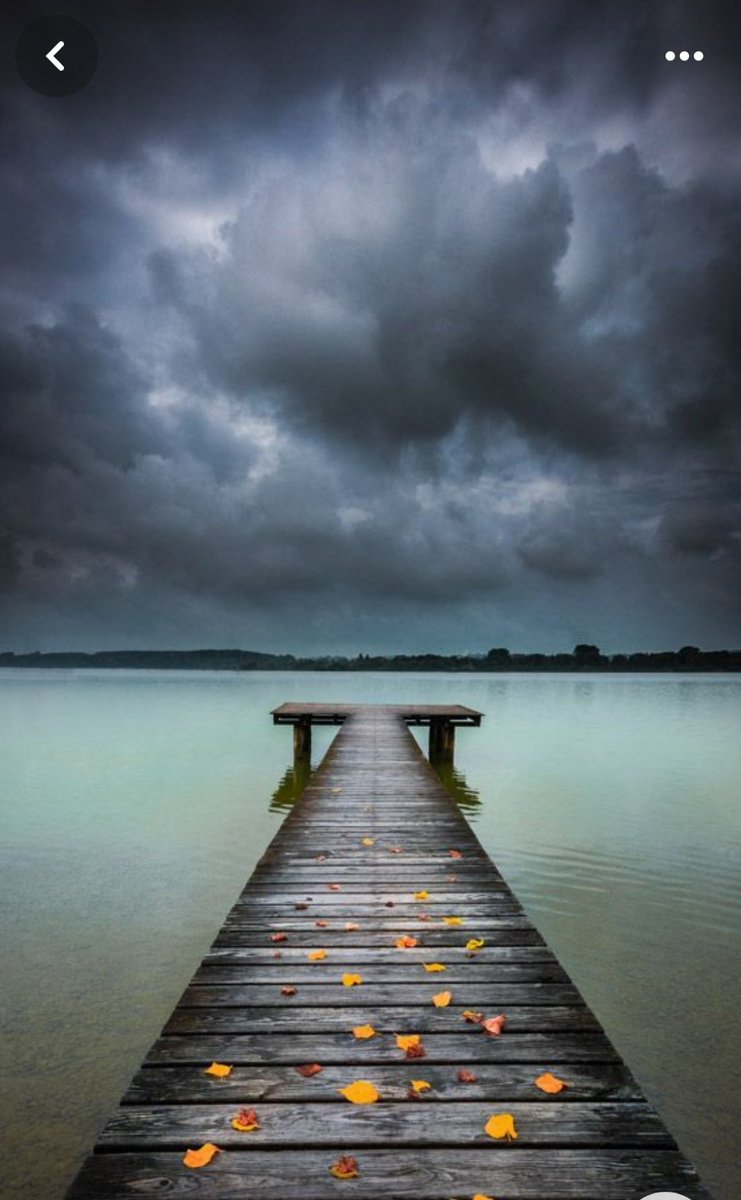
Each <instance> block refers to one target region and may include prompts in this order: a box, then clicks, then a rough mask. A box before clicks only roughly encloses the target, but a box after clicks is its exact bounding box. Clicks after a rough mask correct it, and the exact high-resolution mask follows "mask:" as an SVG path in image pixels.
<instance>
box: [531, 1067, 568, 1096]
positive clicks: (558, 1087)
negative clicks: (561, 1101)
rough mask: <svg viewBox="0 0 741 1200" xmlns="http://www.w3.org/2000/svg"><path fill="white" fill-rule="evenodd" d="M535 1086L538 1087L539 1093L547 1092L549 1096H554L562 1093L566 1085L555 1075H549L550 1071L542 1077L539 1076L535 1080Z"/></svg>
mask: <svg viewBox="0 0 741 1200" xmlns="http://www.w3.org/2000/svg"><path fill="white" fill-rule="evenodd" d="M535 1086H536V1087H539V1088H540V1090H541V1092H548V1094H549V1095H551V1096H555V1095H556V1093H557V1092H562V1091H563V1090H564V1088H565V1087H567V1086H568V1085H567V1084H566V1083H564V1081H563V1079H559V1078H558V1076H557V1075H551V1073H550V1071H546V1072H545V1074H544V1075H539V1076H538V1078H537V1079H536V1080H535Z"/></svg>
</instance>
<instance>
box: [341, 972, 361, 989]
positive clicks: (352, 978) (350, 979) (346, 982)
mask: <svg viewBox="0 0 741 1200" xmlns="http://www.w3.org/2000/svg"><path fill="white" fill-rule="evenodd" d="M362 982H363V976H362V975H353V974H351V973H350V972H348V973H347V974H346V975H343V976H342V986H343V987H356V986H357V984H359V983H362Z"/></svg>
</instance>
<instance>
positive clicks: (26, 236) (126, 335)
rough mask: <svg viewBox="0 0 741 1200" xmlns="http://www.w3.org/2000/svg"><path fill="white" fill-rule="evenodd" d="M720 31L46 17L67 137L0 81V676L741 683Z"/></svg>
mask: <svg viewBox="0 0 741 1200" xmlns="http://www.w3.org/2000/svg"><path fill="white" fill-rule="evenodd" d="M733 7H734V6H731V5H730V4H729V5H727V6H725V7H724V6H721V5H719V4H714V3H712V0H702V2H701V3H700V2H698V0H694V2H692V3H664V2H660V0H654V2H651V0H640V3H631V2H630V0H581V2H578V3H577V2H571V0H502V2H491V0H470V2H469V0H403V3H400V2H399V0H388V2H385V0H337V2H330V0H326V2H325V0H300V2H297V3H294V2H293V0H265V2H262V0H239V2H238V0H209V2H208V3H206V0H200V3H192V2H191V0H177V2H175V0H172V2H170V3H166V2H163V0H146V2H145V0H139V2H137V0H128V2H125V0H107V2H106V3H101V2H100V0H98V2H97V3H90V4H85V3H67V4H65V5H64V6H63V11H64V12H66V13H68V14H69V15H76V16H78V17H79V18H80V19H81V20H83V21H84V22H85V23H86V24H87V25H88V26H89V27H90V28H91V29H92V30H93V32H94V33H95V35H96V37H97V40H98V44H99V54H100V62H99V68H98V73H97V75H96V76H95V78H94V79H93V81H92V82H91V84H90V85H89V86H88V87H87V88H86V89H84V90H83V91H82V92H80V93H78V94H77V95H75V96H72V97H67V98H63V99H48V98H44V97H42V96H38V95H36V94H35V93H34V92H32V91H30V90H29V89H28V88H27V87H26V86H25V85H24V84H23V83H22V82H21V81H20V79H19V78H18V77H17V75H16V74H15V71H14V68H13V67H12V63H11V62H10V61H9V57H10V56H9V54H8V53H7V51H6V53H5V56H4V63H3V72H2V104H3V110H4V112H5V115H6V120H5V121H4V123H3V127H2V133H1V135H0V137H1V139H2V160H3V175H2V184H1V185H0V188H1V191H0V242H1V245H2V249H1V250H0V258H1V264H0V265H1V267H2V269H1V271H0V379H1V387H2V393H1V398H0V442H1V452H2V464H1V466H0V643H1V645H0V648H7V649H16V650H32V649H59V648H69V649H72V648H79V649H102V648H130V647H145V648H149V647H158V646H169V647H188V646H209V645H210V646H229V645H239V646H243V647H249V648H254V649H264V650H289V651H294V652H298V653H301V652H317V653H346V652H350V653H355V652H357V651H374V650H375V651H380V650H388V651H407V650H409V651H412V650H422V649H426V648H429V649H434V650H443V651H457V650H460V651H466V650H475V649H482V650H485V649H487V648H488V647H489V646H492V645H505V646H509V647H511V648H512V649H545V650H557V649H558V650H560V649H570V648H571V646H573V644H574V643H575V642H576V641H583V640H589V641H595V642H597V643H598V644H599V645H600V646H602V647H603V649H605V650H607V651H617V650H629V649H648V648H658V647H678V646H681V645H683V644H684V643H687V642H693V643H696V644H698V645H701V646H704V647H708V648H711V647H721V646H729V645H734V646H738V645H739V644H741V602H740V601H739V596H740V595H741V484H740V483H739V441H740V440H741V439H740V436H739V434H740V426H741V408H740V404H739V394H740V393H739V386H740V379H739V375H740V371H739V365H740V364H739V357H740V351H739V329H740V328H741V274H740V270H739V268H740V266H741V263H740V262H739V257H740V256H739V249H740V247H741V206H740V205H739V195H740V192H741V148H740V147H741V139H740V138H739V116H738V114H739V111H741V95H740V93H741V84H740V82H739V33H740V32H741V27H740V25H739V20H738V18H736V17H733V16H732V15H731V14H732V9H733ZM4 9H5V15H4V17H3V22H4V24H5V25H6V29H5V30H4V38H3V40H4V41H5V42H6V43H7V44H8V45H10V46H11V47H12V45H13V44H14V41H15V38H16V37H17V34H18V33H19V32H20V30H21V29H22V28H23V27H24V25H25V24H26V23H27V22H28V21H29V20H30V19H32V17H34V16H35V15H37V13H41V12H45V11H47V7H46V6H44V7H42V6H40V5H38V6H37V5H34V4H32V3H23V4H15V3H9V4H6V5H5V6H4ZM6 35H7V36H6ZM668 49H674V50H675V51H679V50H682V49H688V50H689V51H695V50H702V51H704V55H705V57H704V60H703V62H702V63H695V62H694V61H693V60H690V62H688V63H682V62H680V61H679V59H677V60H675V61H674V62H673V63H669V62H667V61H666V59H665V57H664V54H665V51H666V50H668Z"/></svg>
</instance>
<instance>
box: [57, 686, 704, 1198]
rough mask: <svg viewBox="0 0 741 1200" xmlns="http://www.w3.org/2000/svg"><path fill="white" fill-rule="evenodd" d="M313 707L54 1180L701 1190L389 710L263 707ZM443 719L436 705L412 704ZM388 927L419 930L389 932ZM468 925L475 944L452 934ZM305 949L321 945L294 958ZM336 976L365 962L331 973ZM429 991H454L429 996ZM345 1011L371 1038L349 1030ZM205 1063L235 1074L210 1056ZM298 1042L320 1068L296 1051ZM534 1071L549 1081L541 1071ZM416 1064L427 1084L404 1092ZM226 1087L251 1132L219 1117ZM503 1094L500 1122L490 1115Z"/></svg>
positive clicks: (88, 1190) (402, 1191)
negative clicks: (303, 773)
mask: <svg viewBox="0 0 741 1200" xmlns="http://www.w3.org/2000/svg"><path fill="white" fill-rule="evenodd" d="M307 707H316V708H326V709H327V710H328V711H329V710H331V712H332V713H336V714H338V715H341V717H342V720H341V722H340V721H338V722H337V723H341V728H340V730H339V732H338V733H337V736H336V737H335V739H334V741H333V742H332V745H331V746H330V748H329V750H328V752H327V754H326V755H325V757H324V759H323V761H322V764H321V766H320V767H319V769H318V770H317V771H316V772H315V773H314V774H313V775H312V776H311V778H310V780H309V783H308V785H307V787H306V789H305V791H304V792H303V794H302V796H301V798H300V800H299V802H298V803H297V805H296V807H295V809H294V810H293V812H292V813H291V815H290V816H289V817H288V818H287V820H286V821H285V822H284V824H283V825H282V827H281V829H280V831H279V832H278V834H277V835H276V837H275V838H274V839H273V841H272V843H271V844H270V846H269V847H268V849H267V851H266V852H265V854H264V855H263V858H262V859H261V861H260V863H259V864H258V866H257V868H256V870H255V872H254V874H253V875H252V877H251V879H250V880H249V881H248V883H247V884H246V886H245V888H244V890H243V891H242V893H241V895H240V896H239V898H238V899H237V901H236V903H235V905H234V907H233V908H232V910H231V912H230V913H229V915H228V916H227V918H226V920H225V923H224V925H223V927H222V929H221V930H220V932H219V934H218V936H217V938H216V940H215V942H214V944H213V946H212V947H211V949H210V950H209V952H208V953H207V955H206V957H205V958H204V960H203V962H202V963H201V965H200V967H199V969H198V971H197V972H196V974H195V975H194V977H193V979H192V981H191V983H190V984H189V986H188V987H187V988H186V990H185V993H184V994H183V996H182V998H181V1000H180V1002H179V1003H178V1005H177V1007H176V1008H175V1010H174V1012H173V1013H172V1015H171V1017H170V1019H169V1021H168V1022H167V1024H166V1026H165V1028H164V1029H163V1031H162V1033H161V1035H160V1037H159V1038H158V1039H157V1041H156V1042H155V1043H154V1045H153V1046H152V1048H151V1050H150V1052H149V1054H148V1055H147V1057H146V1059H145V1060H144V1063H143V1064H142V1066H141V1068H140V1069H139V1071H138V1072H137V1074H136V1076H135V1077H134V1079H133V1081H132V1083H131V1085H130V1086H129V1088H128V1091H127V1092H126V1094H125V1096H124V1097H123V1100H122V1103H121V1106H120V1107H119V1108H118V1109H117V1110H116V1112H114V1114H113V1115H112V1117H111V1118H110V1120H109V1121H108V1123H107V1125H106V1126H105V1128H104V1129H103V1131H102V1132H101V1134H100V1136H99V1138H98V1140H97V1142H96V1145H95V1148H94V1152H93V1153H92V1154H91V1155H90V1157H89V1158H88V1159H87V1160H86V1162H85V1163H84V1164H83V1167H82V1170H81V1171H80V1174H79V1175H78V1177H77V1179H76V1180H75V1181H74V1183H73V1184H72V1186H71V1188H70V1190H69V1192H68V1198H69V1200H123V1198H124V1197H126V1198H128V1200H131V1197H133V1196H143V1195H150V1194H160V1193H161V1194H163V1195H167V1196H168V1197H171V1198H173V1200H188V1198H190V1197H194V1196H198V1197H203V1198H204V1200H285V1197H286V1196H291V1195H294V1194H298V1195H300V1196H301V1200H334V1198H336V1197H350V1198H351V1200H352V1198H353V1197H354V1198H356V1200H381V1198H384V1200H447V1198H448V1197H461V1198H462V1200H470V1198H471V1197H473V1196H475V1195H476V1194H482V1195H485V1196H489V1197H496V1198H497V1200H546V1198H548V1200H639V1198H640V1197H644V1196H647V1195H649V1194H650V1193H652V1192H664V1191H669V1192H678V1193H680V1194H681V1195H682V1196H686V1197H688V1200H709V1196H708V1193H707V1191H706V1190H705V1189H704V1187H703V1186H702V1184H701V1183H700V1181H699V1179H698V1177H697V1174H696V1172H695V1170H694V1168H693V1167H692V1166H691V1165H690V1163H689V1162H688V1161H687V1160H686V1158H684V1157H683V1155H682V1154H681V1152H680V1151H679V1150H678V1148H677V1146H676V1144H675V1143H674V1141H673V1139H672V1138H671V1136H670V1135H669V1133H668V1132H667V1130H666V1129H665V1127H664V1125H663V1124H662V1121H661V1119H660V1118H659V1116H658V1115H657V1113H656V1112H655V1111H654V1110H653V1109H652V1108H651V1106H650V1105H649V1104H648V1103H647V1102H646V1100H645V1097H644V1096H643V1094H642V1093H641V1091H640V1088H639V1087H638V1085H637V1083H636V1081H635V1080H634V1079H633V1077H632V1075H631V1073H630V1071H629V1069H628V1068H627V1066H626V1065H625V1063H624V1062H623V1061H622V1060H621V1059H620V1057H619V1055H618V1054H617V1053H616V1051H615V1049H614V1048H613V1047H612V1045H611V1044H610V1042H609V1040H608V1039H607V1037H606V1036H605V1033H604V1031H603V1030H602V1029H601V1027H600V1025H599V1023H598V1021H597V1020H596V1018H595V1017H594V1015H593V1014H592V1013H591V1012H590V1010H589V1008H588V1007H587V1006H586V1005H585V1003H584V1000H583V998H582V997H581V996H580V994H579V993H578V991H577V989H576V988H575V987H574V985H573V983H572V982H571V980H570V979H569V978H568V976H567V974H566V972H565V971H564V970H563V968H562V967H561V965H560V964H559V962H558V960H557V959H556V957H555V956H554V954H553V953H552V952H551V951H550V949H549V948H548V947H547V946H546V945H545V943H544V941H543V939H542V937H541V936H540V934H539V933H538V931H537V929H536V928H535V927H534V926H533V925H532V924H531V922H530V921H529V920H528V918H527V916H526V915H525V914H524V913H523V911H522V909H521V907H520V905H519V904H518V902H517V900H516V898H515V897H514V895H513V894H512V892H511V891H510V890H509V888H508V887H507V885H506V883H505V882H504V880H503V879H502V877H501V875H500V874H499V872H498V871H497V869H496V867H495V866H494V864H493V863H492V862H491V860H490V859H489V857H488V855H487V854H486V853H485V851H484V850H483V848H482V846H481V845H480V843H479V842H478V840H477V838H476V837H475V835H474V833H473V830H472V829H471V827H470V826H469V825H468V823H467V822H466V820H465V819H464V817H463V816H462V815H461V813H460V811H459V810H458V809H457V807H456V806H455V804H454V802H453V800H452V798H451V796H450V794H449V793H448V792H447V791H446V790H445V788H444V787H443V786H442V784H441V782H440V780H439V778H438V777H437V775H436V774H435V773H434V771H433V770H432V769H431V767H430V765H429V763H428V762H427V761H426V759H425V758H424V757H423V755H422V754H421V752H420V750H419V747H418V746H417V743H416V742H415V740H414V738H413V737H412V735H411V733H410V732H409V730H408V729H407V728H406V721H407V718H406V716H405V712H404V711H403V710H401V709H399V708H398V707H395V708H385V707H370V706H368V707H363V706H357V705H355V706H306V705H304V706H288V705H284V706H281V709H278V710H276V713H275V714H274V719H276V714H278V716H279V723H287V724H296V723H297V721H296V720H291V719H289V717H290V715H291V714H290V713H289V712H287V711H286V710H288V709H294V708H295V709H296V710H300V712H299V714H298V715H300V713H303V714H304V716H306V713H307ZM414 712H416V713H417V716H418V717H419V719H420V721H421V720H422V718H423V717H424V716H425V713H424V711H423V710H421V709H415V710H414ZM466 712H468V713H471V710H463V713H466ZM463 713H462V714H461V721H463V722H464V723H469V724H473V723H476V724H477V723H478V721H474V720H464V715H463ZM314 715H316V716H317V717H318V718H319V719H320V720H322V719H323V718H324V717H325V716H326V715H327V714H326V713H317V714H314ZM438 716H442V717H443V718H446V717H449V716H450V710H445V711H444V712H443V713H439V712H435V713H431V712H430V711H429V710H428V711H427V717H428V719H432V718H434V717H438ZM471 716H472V717H476V716H478V718H479V720H480V714H473V713H471ZM450 719H451V720H453V721H454V722H455V723H457V721H456V719H455V718H454V717H450ZM309 728H310V725H309ZM419 893H427V894H426V895H419ZM451 917H458V918H460V924H458V923H452V924H451V923H450V921H449V918H451ZM445 918H448V921H446V920H445ZM403 937H409V938H413V939H414V941H415V943H416V944H414V945H409V946H407V947H404V948H400V947H398V946H397V944H396V943H397V940H398V939H400V938H403ZM470 938H478V939H481V940H482V941H483V943H484V944H483V945H482V946H481V947H480V949H478V950H475V951H473V950H469V949H467V948H466V943H467V941H468V940H469V939H470ZM317 950H323V951H325V956H324V957H319V958H317V957H316V956H315V957H314V958H312V957H310V956H311V955H312V953H313V952H315V951H317ZM425 963H427V964H430V963H438V964H441V965H442V966H443V967H444V968H445V970H444V971H436V972H433V973H430V972H427V971H426V970H425V966H424V964H425ZM344 973H352V974H358V975H360V976H361V977H362V983H361V984H359V985H355V986H344V985H343V982H342V976H343V974H344ZM444 991H450V992H451V1000H450V1003H449V1004H448V1005H447V1006H443V1007H437V1006H436V1005H435V1004H434V1003H433V999H432V998H433V995H435V994H436V993H440V992H444ZM469 1010H472V1011H474V1012H481V1013H483V1014H484V1015H485V1016H486V1017H491V1016H495V1015H497V1014H499V1013H505V1014H506V1016H507V1022H506V1025H505V1027H504V1029H503V1031H502V1033H501V1034H500V1035H499V1036H489V1035H488V1034H487V1033H486V1032H485V1031H484V1029H483V1028H482V1027H481V1026H480V1025H479V1024H477V1023H475V1022H473V1023H472V1022H470V1021H468V1020H466V1019H463V1014H464V1012H466V1011H469ZM361 1025H370V1026H372V1027H373V1029H374V1030H375V1034H374V1036H372V1037H369V1038H367V1039H358V1038H356V1037H355V1036H354V1034H353V1029H354V1027H356V1026H361ZM397 1034H418V1035H419V1036H420V1038H421V1042H422V1046H423V1049H424V1052H425V1053H424V1057H417V1058H413V1059H408V1058H406V1057H405V1052H404V1050H403V1049H400V1048H399V1046H398V1044H397V1041H396V1035H397ZM213 1061H216V1062H220V1063H225V1064H227V1065H229V1066H231V1067H232V1070H231V1073H230V1074H229V1075H228V1076H227V1077H226V1078H223V1079H217V1078H214V1077H213V1076H211V1075H208V1074H206V1073H205V1072H206V1068H207V1067H208V1066H209V1064H210V1063H211V1062H213ZM311 1063H317V1064H319V1065H320V1066H321V1068H322V1069H321V1071H319V1072H317V1073H315V1074H313V1075H311V1076H306V1075H303V1074H301V1073H300V1072H299V1071H298V1070H297V1067H300V1066H302V1065H305V1064H311ZM461 1071H463V1072H464V1073H465V1074H464V1075H463V1077H461V1075H460V1072H461ZM547 1071H550V1072H552V1073H553V1074H554V1075H555V1076H557V1077H558V1078H560V1079H562V1080H563V1081H565V1082H566V1085H567V1086H566V1088H565V1089H564V1090H563V1091H561V1092H559V1093H558V1094H546V1093H544V1092H543V1091H541V1090H540V1089H539V1088H538V1087H537V1086H536V1083H535V1080H536V1079H537V1078H538V1077H539V1076H541V1075H542V1074H543V1073H544V1072H547ZM356 1080H367V1081H369V1082H370V1083H372V1084H373V1085H374V1087H375V1088H376V1089H377V1091H378V1093H379V1096H380V1098H379V1100H378V1101H377V1102H376V1103H371V1104H363V1105H356V1104H352V1103H349V1102H348V1101H347V1100H346V1099H344V1097H343V1096H342V1095H341V1094H340V1090H339V1089H341V1088H344V1087H347V1085H348V1084H350V1083H352V1082H354V1081H356ZM412 1080H423V1081H425V1082H426V1083H428V1084H429V1085H430V1086H429V1088H427V1089H425V1090H424V1091H423V1093H422V1094H421V1096H420V1097H419V1098H415V1097H414V1092H413V1089H412V1085H411V1081H412ZM243 1107H254V1108H255V1109H256V1111H257V1116H258V1118H259V1122H260V1127H259V1129H257V1130H254V1131H253V1132H249V1133H244V1132H239V1131H238V1130H235V1129H233V1128H232V1125H231V1120H232V1118H233V1117H234V1115H235V1113H236V1111H237V1109H239V1108H243ZM503 1114H507V1115H508V1117H509V1118H511V1121H512V1129H513V1130H514V1132H516V1135H517V1136H516V1139H513V1140H507V1138H506V1137H505V1138H493V1137H491V1136H490V1135H489V1134H488V1133H487V1132H486V1130H485V1126H486V1124H487V1122H488V1121H489V1118H490V1117H492V1116H494V1115H500V1116H501V1115H503ZM504 1124H505V1125H506V1124H507V1122H506V1121H505V1122H504ZM206 1142H212V1143H214V1144H215V1145H216V1146H218V1147H219V1149H220V1152H219V1153H218V1154H216V1156H215V1157H214V1158H213V1159H212V1161H211V1162H210V1163H209V1164H208V1165H207V1166H204V1167H201V1168H189V1167H187V1166H185V1165H184V1163H183V1155H184V1153H185V1151H186V1149H187V1148H197V1147H200V1146H201V1145H202V1144H203V1143H206ZM342 1155H352V1156H353V1157H354V1158H355V1160H356V1162H357V1169H358V1171H359V1174H358V1176H357V1177H356V1178H353V1179H349V1180H338V1179H336V1178H335V1177H334V1176H333V1175H332V1174H331V1173H330V1167H332V1165H333V1164H334V1163H336V1161H337V1160H338V1158H339V1157H340V1156H342Z"/></svg>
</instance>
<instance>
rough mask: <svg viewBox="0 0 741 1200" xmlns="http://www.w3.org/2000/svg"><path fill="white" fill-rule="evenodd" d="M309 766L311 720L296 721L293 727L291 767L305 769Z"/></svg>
mask: <svg viewBox="0 0 741 1200" xmlns="http://www.w3.org/2000/svg"><path fill="white" fill-rule="evenodd" d="M309 766H311V721H297V722H296V724H295V725H294V727H293V767H294V770H295V771H300V770H301V769H302V768H303V770H304V771H305V770H306V768H307V767H309Z"/></svg>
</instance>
